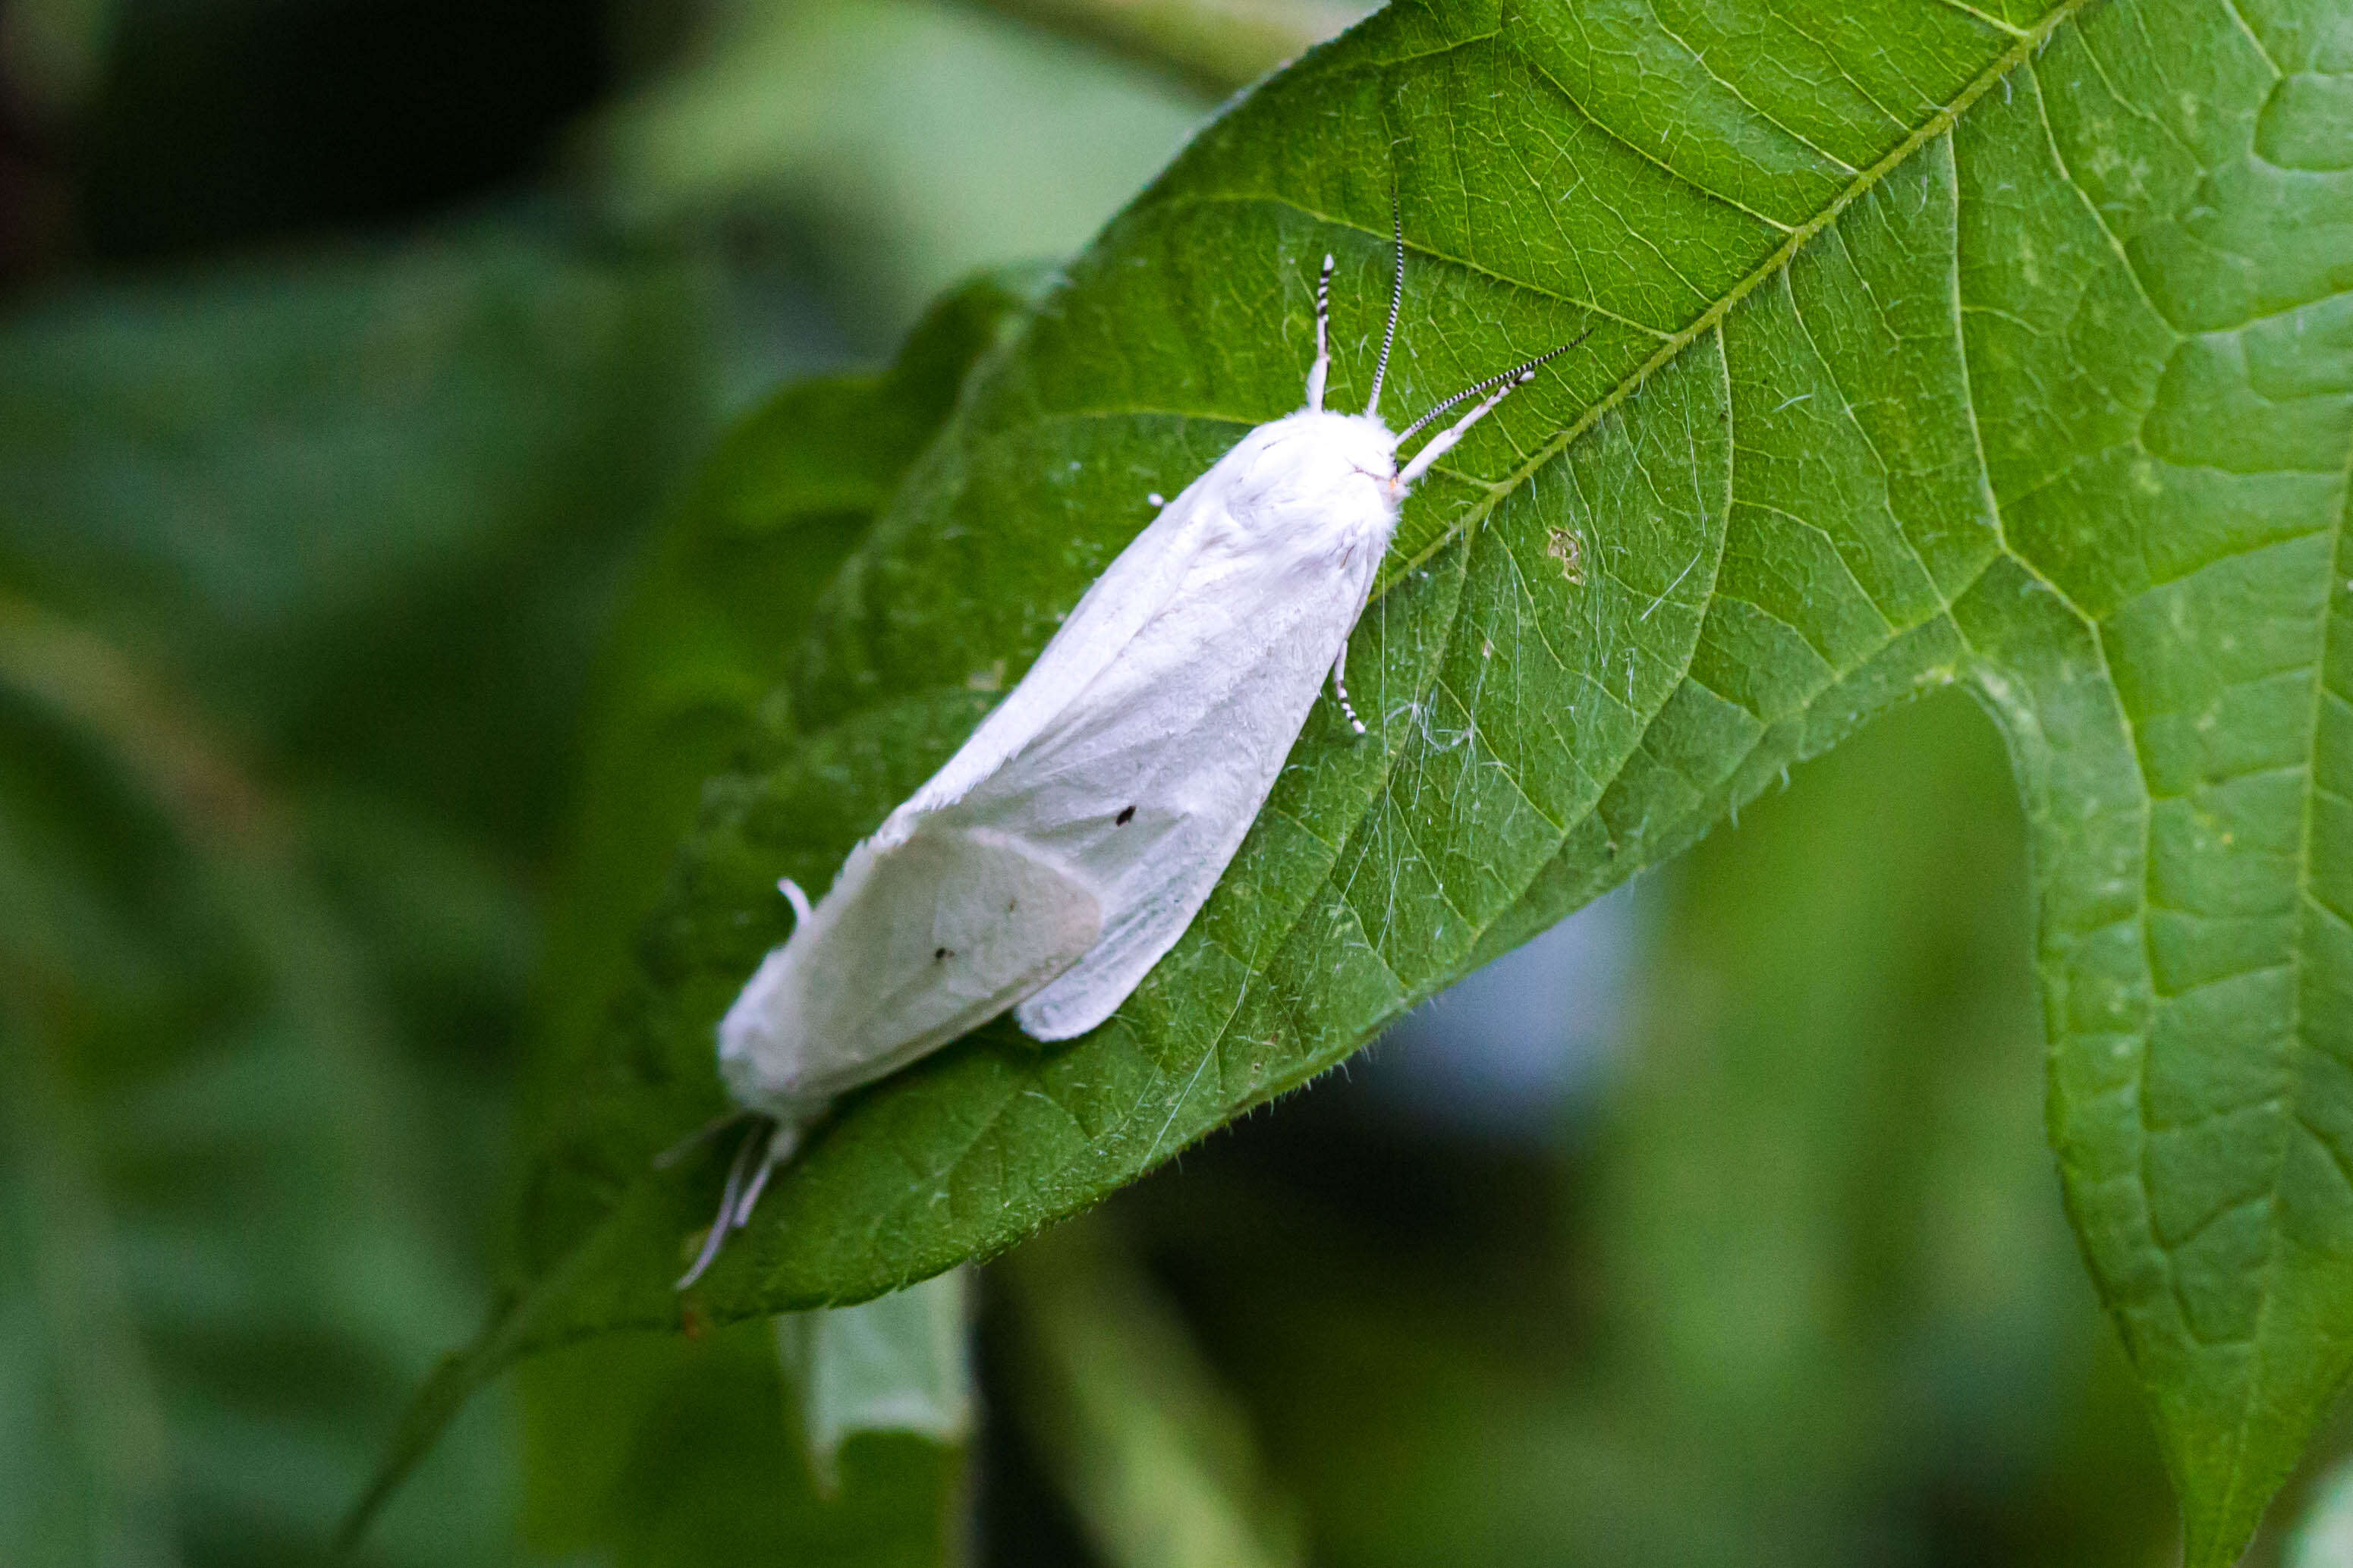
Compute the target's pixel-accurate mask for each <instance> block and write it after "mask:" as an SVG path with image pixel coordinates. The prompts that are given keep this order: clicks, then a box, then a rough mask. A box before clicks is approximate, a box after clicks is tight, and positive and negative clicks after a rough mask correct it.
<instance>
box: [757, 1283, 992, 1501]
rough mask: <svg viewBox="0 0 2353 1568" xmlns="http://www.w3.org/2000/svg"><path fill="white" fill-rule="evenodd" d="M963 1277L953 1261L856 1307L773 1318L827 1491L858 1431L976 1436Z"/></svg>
mask: <svg viewBox="0 0 2353 1568" xmlns="http://www.w3.org/2000/svg"><path fill="white" fill-rule="evenodd" d="M966 1316H967V1313H966V1310H965V1275H964V1273H963V1272H962V1271H961V1270H956V1269H950V1270H949V1271H948V1272H947V1273H945V1274H938V1275H934V1276H933V1277H932V1278H931V1279H926V1280H923V1282H922V1283H921V1284H916V1285H910V1286H908V1287H907V1288H906V1289H903V1290H893V1291H892V1292H891V1293H890V1294H889V1295H887V1296H877V1297H875V1298H874V1300H871V1301H860V1303H858V1305H856V1306H854V1307H835V1308H832V1309H829V1310H819V1311H815V1312H786V1313H782V1314H780V1315H779V1316H777V1317H776V1319H774V1320H773V1321H774V1322H775V1325H776V1350H777V1353H778V1354H779V1355H781V1356H782V1357H783V1358H784V1363H785V1366H786V1370H788V1371H789V1372H790V1373H792V1378H793V1382H794V1384H795V1385H796V1386H797V1388H798V1389H799V1391H800V1405H801V1433H802V1436H803V1438H804V1439H805V1440H806V1441H807V1445H808V1457H809V1464H810V1467H811V1468H812V1469H813V1471H814V1472H815V1474H816V1476H817V1479H818V1488H819V1489H820V1490H823V1491H828V1492H830V1491H834V1490H836V1489H839V1485H840V1479H839V1470H840V1463H841V1448H842V1445H843V1444H844V1443H846V1442H848V1441H849V1439H850V1438H851V1437H854V1436H858V1435H859V1434H860V1433H863V1432H913V1433H916V1434H919V1435H921V1436H925V1437H928V1438H930V1439H931V1440H932V1441H933V1442H934V1443H937V1444H939V1445H941V1446H942V1447H948V1448H961V1447H964V1443H965V1439H966V1438H967V1437H969V1436H971V1435H972V1405H973V1394H972V1358H971V1355H970V1352H969V1349H968V1347H967V1345H966V1343H965V1341H966V1340H967V1339H968V1337H969V1335H968V1333H967V1331H966V1327H967V1326H966V1323H965V1318H966Z"/></svg>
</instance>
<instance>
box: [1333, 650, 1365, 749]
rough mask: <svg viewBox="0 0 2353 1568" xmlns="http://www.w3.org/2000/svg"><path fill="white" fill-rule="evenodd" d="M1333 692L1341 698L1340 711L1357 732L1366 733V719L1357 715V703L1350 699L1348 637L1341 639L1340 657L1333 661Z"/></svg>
mask: <svg viewBox="0 0 2353 1568" xmlns="http://www.w3.org/2000/svg"><path fill="white" fill-rule="evenodd" d="M1332 693H1333V695H1334V696H1335V697H1337V698H1339V700H1340V711H1341V712H1343V713H1345V714H1346V715H1347V716H1348V722H1349V724H1350V725H1351V726H1353V727H1354V728H1355V730H1356V733H1357V734H1359V735H1361V734H1363V733H1365V721H1363V720H1362V719H1359V718H1357V717H1356V704H1355V703H1353V702H1351V701H1349V700H1348V639H1347V638H1346V637H1342V638H1341V639H1340V657H1339V658H1335V659H1334V660H1333V661H1332Z"/></svg>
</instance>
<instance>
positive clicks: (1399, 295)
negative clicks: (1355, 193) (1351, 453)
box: [1365, 188, 1405, 419]
mask: <svg viewBox="0 0 2353 1568" xmlns="http://www.w3.org/2000/svg"><path fill="white" fill-rule="evenodd" d="M1389 227H1390V229H1391V230H1392V231H1393V232H1394V233H1395V234H1396V235H1397V279H1396V281H1395V282H1393V283H1391V284H1390V285H1389V330H1388V331H1386V332H1384V333H1383V334H1381V363H1378V364H1377V365H1375V366H1374V367H1373V395H1372V397H1371V398H1370V399H1369V400H1368V401H1367V402H1366V404H1365V417H1366V418H1367V419H1369V418H1371V417H1373V416H1375V415H1377V414H1378V413H1379V412H1380V411H1381V379H1382V377H1384V376H1386V375H1388V373H1389V349H1390V348H1391V347H1392V346H1393V345H1394V344H1395V343H1396V342H1397V324H1398V311H1399V310H1402V309H1404V307H1405V208H1404V207H1403V206H1402V205H1399V203H1398V194H1397V191H1396V190H1395V189H1394V188H1392V189H1391V190H1390V192H1389Z"/></svg>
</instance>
